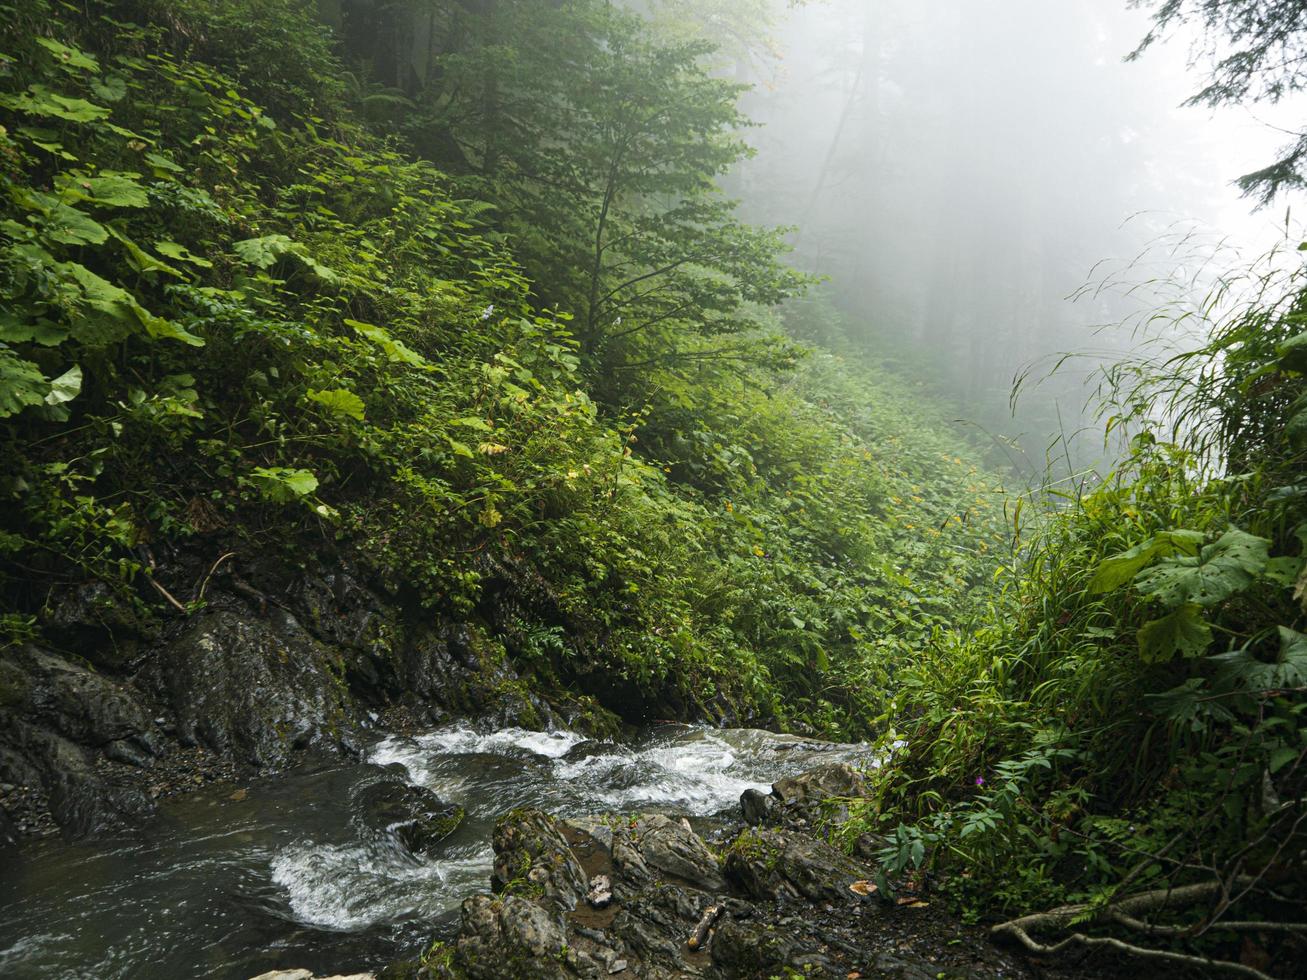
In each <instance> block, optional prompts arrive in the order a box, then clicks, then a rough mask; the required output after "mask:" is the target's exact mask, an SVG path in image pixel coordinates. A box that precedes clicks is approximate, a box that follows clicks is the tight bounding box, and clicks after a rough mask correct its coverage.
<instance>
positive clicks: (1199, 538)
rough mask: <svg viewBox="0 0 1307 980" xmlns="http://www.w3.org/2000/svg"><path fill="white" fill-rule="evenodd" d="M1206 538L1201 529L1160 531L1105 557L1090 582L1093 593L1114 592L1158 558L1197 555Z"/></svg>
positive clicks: (1090, 589)
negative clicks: (1130, 546)
mask: <svg viewBox="0 0 1307 980" xmlns="http://www.w3.org/2000/svg"><path fill="white" fill-rule="evenodd" d="M1204 537H1206V535H1204V534H1203V533H1202V532H1201V531H1186V530H1183V529H1181V530H1175V531H1160V532H1158V533H1157V534H1154V535H1153V536H1152V537H1151V538H1148V539H1147V540H1145V541H1141V542H1140V543H1139V544H1137V545H1135V546H1134V547H1133V548H1131V549H1129V550H1128V551H1123V552H1121V553H1120V554H1119V555H1113V556H1112V557H1110V558H1104V559H1103V560H1102V561H1101V562H1099V565H1098V569H1097V571H1095V572H1094V577H1093V578H1092V579H1090V581H1089V591H1090V592H1111V591H1113V590H1114V589H1119V588H1120V587H1121V586H1123V585H1125V584H1126V583H1127V582H1129V581H1130V580H1131V579H1133V578H1134V577H1135V575H1136V574H1137V573H1138V572H1139V570H1140V569H1141V568H1143V567H1144V566H1146V565H1149V564H1151V563H1152V562H1154V561H1156V560H1157V559H1158V558H1169V557H1171V556H1172V555H1196V554H1198V549H1199V547H1200V546H1201V545H1202V543H1203V539H1204Z"/></svg>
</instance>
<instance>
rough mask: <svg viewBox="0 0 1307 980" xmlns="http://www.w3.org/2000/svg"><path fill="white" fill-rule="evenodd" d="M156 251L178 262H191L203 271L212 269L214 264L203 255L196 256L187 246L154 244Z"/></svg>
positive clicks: (166, 243)
mask: <svg viewBox="0 0 1307 980" xmlns="http://www.w3.org/2000/svg"><path fill="white" fill-rule="evenodd" d="M154 247H155V249H156V250H157V251H158V252H159V254H160V255H166V256H168V258H170V259H176V260H177V261H178V262H189V263H190V264H191V265H194V266H198V267H199V268H201V269H212V268H213V263H212V262H210V261H209V260H208V259H206V258H204V256H202V255H196V254H195V253H194V252H192V251H191V250H190V249H189V248H187V247H186V246H185V245H178V244H177V243H176V242H170V241H167V240H165V241H161V242H155V243H154Z"/></svg>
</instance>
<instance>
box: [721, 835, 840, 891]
mask: <svg viewBox="0 0 1307 980" xmlns="http://www.w3.org/2000/svg"><path fill="white" fill-rule="evenodd" d="M861 870H862V869H860V868H858V866H857V865H855V864H854V863H853V862H852V861H850V860H849V858H847V857H846V856H845V855H844V854H842V853H841V852H839V851H837V850H836V849H835V848H833V847H831V846H830V845H829V844H827V843H826V842H825V841H822V840H818V839H817V838H815V837H810V836H808V835H806V834H801V833H798V832H794V831H785V830H749V831H744V832H742V833H741V834H740V836H739V837H738V838H736V840H735V842H734V843H733V844H732V845H731V848H730V850H729V851H728V852H727V855H726V862H725V871H726V877H727V878H728V879H729V880H730V882H731V884H732V885H734V886H735V887H737V888H739V889H740V890H741V891H743V892H744V893H745V894H746V895H748V896H750V897H751V898H755V899H759V900H770V901H793V900H795V899H797V898H799V897H803V898H806V899H808V900H809V901H813V902H823V901H829V902H841V903H843V902H848V901H849V900H850V898H851V897H852V895H853V893H852V892H850V891H849V885H851V884H852V883H853V882H854V881H857V880H859V879H860V878H862V877H863V875H862V874H861V873H860V872H861Z"/></svg>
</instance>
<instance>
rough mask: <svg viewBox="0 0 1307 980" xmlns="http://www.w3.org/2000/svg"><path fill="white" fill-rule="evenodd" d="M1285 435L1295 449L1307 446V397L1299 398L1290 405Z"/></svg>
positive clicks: (1285, 424)
mask: <svg viewBox="0 0 1307 980" xmlns="http://www.w3.org/2000/svg"><path fill="white" fill-rule="evenodd" d="M1284 437H1285V438H1286V439H1287V440H1288V441H1289V445H1291V446H1293V447H1294V448H1295V449H1304V448H1307V398H1299V399H1298V401H1297V402H1295V403H1294V404H1293V405H1291V406H1290V407H1289V420H1288V421H1287V422H1285V423H1284Z"/></svg>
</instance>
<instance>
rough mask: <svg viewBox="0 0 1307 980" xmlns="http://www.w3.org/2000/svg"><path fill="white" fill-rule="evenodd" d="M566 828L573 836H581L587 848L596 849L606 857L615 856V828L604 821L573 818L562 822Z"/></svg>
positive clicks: (589, 818)
mask: <svg viewBox="0 0 1307 980" xmlns="http://www.w3.org/2000/svg"><path fill="white" fill-rule="evenodd" d="M562 824H563V826H564V828H565V829H566V830H567V831H568V832H569V833H571V834H573V835H579V836H580V837H581V838H582V839H583V840H584V842H585V846H586V847H589V848H596V849H598V850H599V851H600V852H602V853H603V854H604V855H605V856H606V857H609V858H611V857H612V855H613V828H612V827H611V826H609V825H608V824H607V823H605V822H604V821H602V820H596V819H594V818H591V817H573V818H572V819H570V820H564V821H562Z"/></svg>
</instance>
